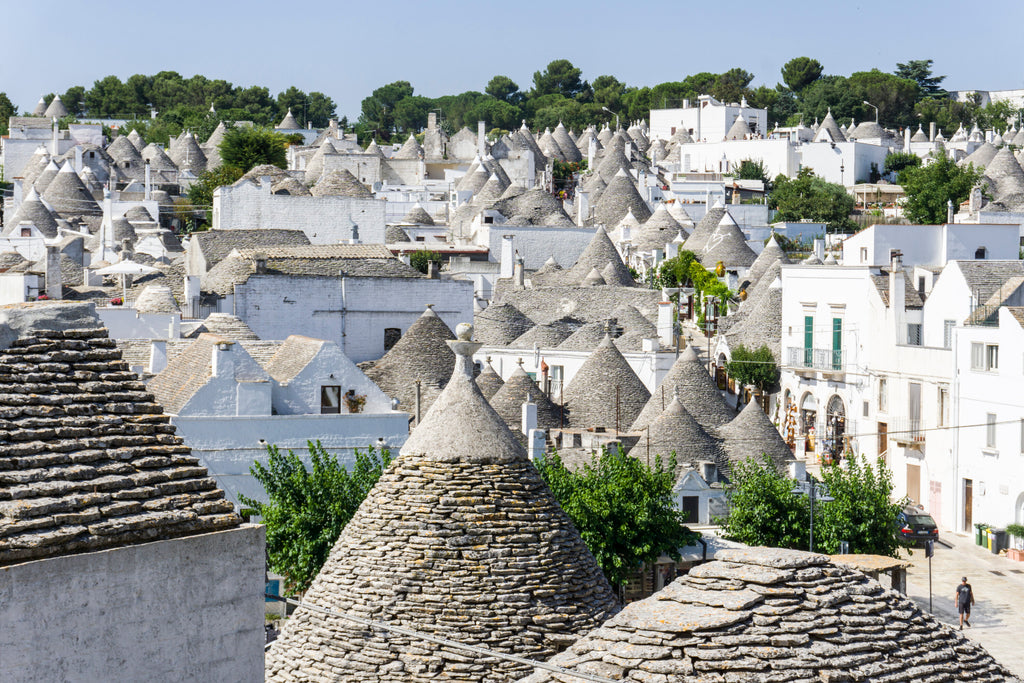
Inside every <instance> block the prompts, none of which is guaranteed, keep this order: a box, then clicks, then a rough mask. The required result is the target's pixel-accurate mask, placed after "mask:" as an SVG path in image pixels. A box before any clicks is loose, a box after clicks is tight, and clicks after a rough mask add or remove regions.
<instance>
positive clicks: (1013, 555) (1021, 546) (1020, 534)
mask: <svg viewBox="0 0 1024 683" xmlns="http://www.w3.org/2000/svg"><path fill="white" fill-rule="evenodd" d="M1006 533H1008V534H1010V537H1011V541H1010V547H1008V548H1007V549H1006V556H1007V557H1008V558H1010V559H1011V560H1016V561H1017V562H1024V524H1007V525H1006Z"/></svg>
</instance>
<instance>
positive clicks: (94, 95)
mask: <svg viewBox="0 0 1024 683" xmlns="http://www.w3.org/2000/svg"><path fill="white" fill-rule="evenodd" d="M134 105H135V97H134V93H132V91H131V90H130V89H129V88H128V87H127V86H126V85H125V84H124V83H122V82H121V79H120V78H118V77H117V76H107V77H105V78H102V79H100V80H98V81H95V82H94V83H93V84H92V88H90V89H89V90H88V91H86V93H85V108H86V110H87V111H88V112H89V116H95V117H96V118H116V117H119V116H125V115H127V114H129V113H134V112H133V111H132V110H134V109H137V108H138V107H136V106H134Z"/></svg>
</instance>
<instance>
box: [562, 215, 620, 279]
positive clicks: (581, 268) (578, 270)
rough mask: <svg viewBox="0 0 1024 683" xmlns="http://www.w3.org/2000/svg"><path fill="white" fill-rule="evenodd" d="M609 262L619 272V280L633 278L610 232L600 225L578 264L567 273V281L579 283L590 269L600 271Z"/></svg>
mask: <svg viewBox="0 0 1024 683" xmlns="http://www.w3.org/2000/svg"><path fill="white" fill-rule="evenodd" d="M609 263H611V264H612V266H613V267H614V268H615V269H616V271H617V273H618V275H617V277H616V280H617V281H621V280H627V281H628V280H631V279H632V276H630V274H629V269H628V268H626V264H625V263H623V262H622V257H621V256H619V252H618V251H617V250H616V249H615V245H614V244H612V241H611V240H610V239H609V238H608V233H607V232H605V230H604V228H603V227H598V228H597V231H596V232H595V233H594V237H593V238H592V239H591V240H590V243H589V244H588V245H587V248H586V249H584V250H583V253H582V254H580V256H579V259H578V260H577V261H576V265H574V266H573V267H572V268H570V269H569V271H568V272H567V273H566V281H567V282H569V283H571V284H578V283H580V282H582V281H583V279H584V278H585V277H587V275H589V274H590V271H592V270H594V269H597V272H598V273H600V272H601V271H602V270H603V269H604V267H605V266H606V265H608V264H609Z"/></svg>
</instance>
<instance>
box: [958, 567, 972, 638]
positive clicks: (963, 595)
mask: <svg viewBox="0 0 1024 683" xmlns="http://www.w3.org/2000/svg"><path fill="white" fill-rule="evenodd" d="M953 604H954V605H956V608H957V610H958V611H959V612H960V630H961V631H963V630H964V624H967V628H970V627H971V605H973V604H974V590H972V589H971V584H969V583H967V577H966V576H965V577H963V578H961V579H960V585H959V586H957V587H956V597H954V598H953Z"/></svg>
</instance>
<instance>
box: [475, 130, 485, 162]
mask: <svg viewBox="0 0 1024 683" xmlns="http://www.w3.org/2000/svg"><path fill="white" fill-rule="evenodd" d="M476 153H477V154H479V155H480V158H481V159H483V158H484V157H485V156H487V124H486V123H485V122H483V121H477V122H476Z"/></svg>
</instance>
